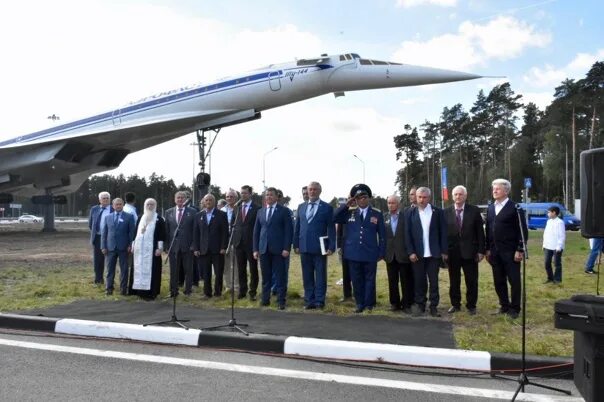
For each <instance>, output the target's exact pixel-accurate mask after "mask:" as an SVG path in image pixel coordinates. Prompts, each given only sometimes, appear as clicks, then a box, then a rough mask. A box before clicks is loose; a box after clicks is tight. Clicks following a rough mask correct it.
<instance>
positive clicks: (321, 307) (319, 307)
mask: <svg viewBox="0 0 604 402" xmlns="http://www.w3.org/2000/svg"><path fill="white" fill-rule="evenodd" d="M315 308H318V309H319V310H323V309H324V308H325V304H323V303H317V304H315Z"/></svg>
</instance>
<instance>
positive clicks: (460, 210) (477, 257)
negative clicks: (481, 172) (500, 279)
mask: <svg viewBox="0 0 604 402" xmlns="http://www.w3.org/2000/svg"><path fill="white" fill-rule="evenodd" d="M467 198H468V191H467V190H466V188H465V187H464V186H456V187H455V188H454V189H453V201H454V204H453V205H451V206H450V207H449V208H446V209H445V219H446V220H447V233H448V237H447V239H448V243H449V261H448V266H449V282H450V288H449V297H450V298H451V308H449V311H448V312H449V313H450V314H452V313H455V312H457V311H460V310H461V289H460V287H461V270H462V269H463V276H464V279H465V282H466V308H467V309H468V313H469V314H470V315H474V314H476V302H477V300H478V263H479V262H480V261H482V259H483V258H484V252H485V246H484V241H485V237H484V228H483V226H482V225H483V222H482V216H481V215H480V210H479V209H478V207H476V206H474V205H470V204H468V203H467V202H466V199H467Z"/></svg>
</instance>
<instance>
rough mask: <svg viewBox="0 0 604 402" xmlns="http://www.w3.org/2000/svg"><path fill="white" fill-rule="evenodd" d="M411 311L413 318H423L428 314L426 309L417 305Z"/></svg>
mask: <svg viewBox="0 0 604 402" xmlns="http://www.w3.org/2000/svg"><path fill="white" fill-rule="evenodd" d="M411 310H412V314H413V317H421V316H423V315H424V313H425V312H426V311H425V309H424V308H422V307H420V306H418V305H417V304H414V305H413V306H412V307H411Z"/></svg>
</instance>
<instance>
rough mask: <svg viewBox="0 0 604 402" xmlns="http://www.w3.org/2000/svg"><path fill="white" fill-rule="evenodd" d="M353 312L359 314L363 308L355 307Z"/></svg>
mask: <svg viewBox="0 0 604 402" xmlns="http://www.w3.org/2000/svg"><path fill="white" fill-rule="evenodd" d="M354 312H355V313H356V314H360V313H362V312H363V308H362V307H357V308H356V310H354Z"/></svg>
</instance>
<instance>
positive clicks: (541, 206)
mask: <svg viewBox="0 0 604 402" xmlns="http://www.w3.org/2000/svg"><path fill="white" fill-rule="evenodd" d="M520 206H521V207H522V208H523V209H524V210H525V211H526V216H527V221H528V228H529V229H531V230H535V229H545V224H546V223H547V219H548V218H547V209H548V208H549V207H558V208H560V216H559V217H560V219H562V220H563V221H564V226H566V230H579V228H580V227H581V221H580V220H579V219H578V218H577V217H576V216H575V215H573V214H571V213H570V212H568V210H567V209H566V208H564V205H562V204H558V203H557V202H531V203H529V204H520Z"/></svg>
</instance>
